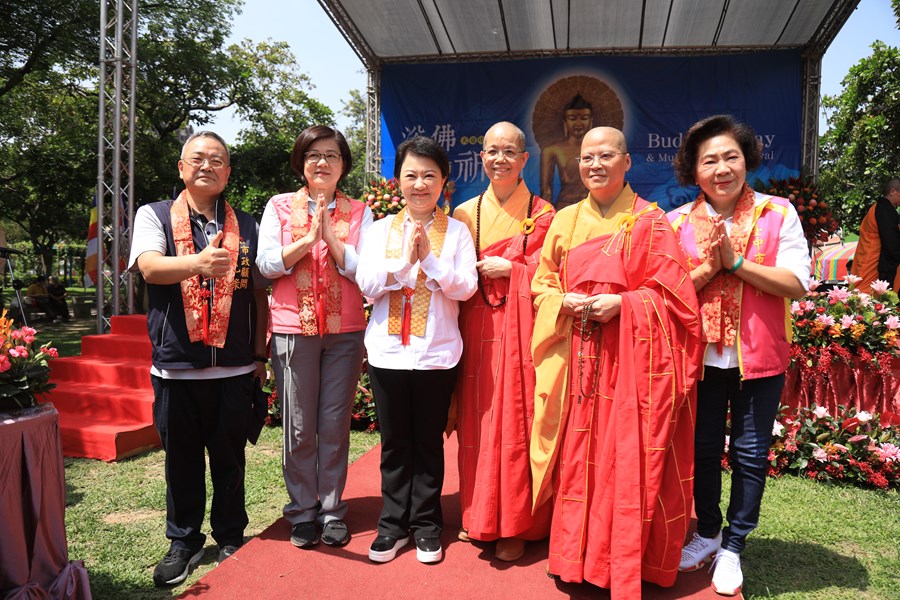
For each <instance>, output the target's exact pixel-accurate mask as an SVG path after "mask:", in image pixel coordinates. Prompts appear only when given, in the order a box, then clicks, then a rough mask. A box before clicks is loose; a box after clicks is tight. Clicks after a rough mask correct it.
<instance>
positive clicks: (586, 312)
mask: <svg viewBox="0 0 900 600" xmlns="http://www.w3.org/2000/svg"><path fill="white" fill-rule="evenodd" d="M593 308H594V303H593V302H588V303H587V304H585V305H584V308H582V309H581V327H580V332H581V337H580V338H579V339H578V404H581V399H582V398H584V397H585V396H587V397H589V398H593V397H594V394H596V393H597V384H598V383H599V381H600V365H599V364H597V368H596V369H595V370H594V380H593V381H592V382H591V389H590V392H589V393H585V392H584V382H583V379H584V377H583V376H584V338H586V337H589V336H590V335H591V334H592V333H593V332H594V331H595V330H596V329H597V327H596V326H595V325H593V324H590V326H589V324H588V318H589V317H590V314H591V309H593ZM598 358H599V357H598ZM597 362H598V363H599V359H598V361H597Z"/></svg>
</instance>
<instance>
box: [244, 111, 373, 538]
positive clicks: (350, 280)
mask: <svg viewBox="0 0 900 600" xmlns="http://www.w3.org/2000/svg"><path fill="white" fill-rule="evenodd" d="M352 166H353V161H352V159H351V157H350V147H349V146H348V145H347V140H345V139H344V136H343V135H342V134H341V132H340V131H337V130H335V129H332V128H330V127H325V126H321V125H318V126H315V127H310V128H308V129H306V130H305V131H303V133H301V134H300V135H299V136H298V137H297V140H296V141H295V142H294V150H293V152H291V168H292V169H293V170H294V172H295V173H296V174H297V175H298V176H299V177H300V179H301V181H302V182H303V183H304V184H305V185H304V186H303V187H301V188H300V189H299V190H298V191H296V192H293V193H289V194H279V195H277V196H273V197H272V199H271V200H269V203H268V204H267V205H266V210H265V212H264V213H263V218H262V221H261V223H260V226H259V251H258V253H257V259H256V262H257V265H258V266H259V270H260V272H261V273H262V274H263V275H264V276H266V277H268V278H270V279H272V280H273V281H274V282H273V285H272V298H271V302H270V305H271V311H272V318H271V323H272V366H273V368H274V371H275V383H276V384H277V386H278V395H279V397H280V398H281V403H282V415H283V418H284V452H283V458H282V471H283V473H284V483H285V486H286V487H287V492H288V496H290V502H289V503H288V504H287V505H286V506H285V507H284V516H285V518H286V519H287V520H288V521H289V522H290V523H291V543H292V544H294V545H295V546H297V547H299V548H311V547H312V546H315V545H316V544H317V543H318V542H319V539H320V535H321V540H322V542H323V543H325V544H328V545H330V546H343V545H345V544H346V543H347V542H349V541H350V533H349V531H348V530H347V525H346V524H345V523H344V521H343V518H344V516H345V515H346V514H347V504H346V503H345V502H344V501H343V500H342V498H341V496H342V495H343V492H344V485H345V484H346V482H347V453H348V452H349V449H350V409H351V407H352V405H353V397H354V393H355V391H356V383H357V381H358V379H359V372H360V368H361V366H362V360H363V352H364V348H363V336H364V334H365V329H366V319H365V315H364V312H363V297H362V294H361V293H360V291H359V288H358V287H357V285H356V282H355V279H354V278H355V275H356V265H357V263H358V262H359V255H358V253H357V249H358V248H360V246H361V244H362V241H363V238H364V236H365V232H366V229H367V228H368V227H369V225H371V223H372V212H371V211H370V210H369V208H368V207H367V206H366V205H365V204H364V203H363V202H359V201H357V200H353V199H352V198H349V197H347V196H346V195H344V194H342V193H341V192H340V191H338V189H337V185H338V182H339V181H340V180H341V179H342V178H343V177H344V175H346V174H347V173H348V172H350V168H351V167H352Z"/></svg>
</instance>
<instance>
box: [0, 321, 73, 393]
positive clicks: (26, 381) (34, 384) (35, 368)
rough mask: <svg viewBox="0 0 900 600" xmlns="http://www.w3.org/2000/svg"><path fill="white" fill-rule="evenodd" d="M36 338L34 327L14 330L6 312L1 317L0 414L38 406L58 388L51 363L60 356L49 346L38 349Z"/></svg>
mask: <svg viewBox="0 0 900 600" xmlns="http://www.w3.org/2000/svg"><path fill="white" fill-rule="evenodd" d="M36 336H37V331H36V330H35V329H33V328H31V327H22V328H21V329H16V328H14V327H13V320H12V319H10V318H8V317H7V316H6V311H5V310H4V311H3V313H2V314H0V411H10V410H15V409H19V408H27V407H29V406H34V405H35V404H37V398H38V397H40V398H41V399H45V397H46V394H47V392H49V391H50V390H52V389H53V388H54V387H56V384H53V383H50V365H49V364H48V363H49V361H50V359H51V358H56V357H57V356H58V355H59V354H58V353H57V351H56V348H51V347H50V345H49V344H45V345H43V346H38V345H37V342H36V341H35V338H36Z"/></svg>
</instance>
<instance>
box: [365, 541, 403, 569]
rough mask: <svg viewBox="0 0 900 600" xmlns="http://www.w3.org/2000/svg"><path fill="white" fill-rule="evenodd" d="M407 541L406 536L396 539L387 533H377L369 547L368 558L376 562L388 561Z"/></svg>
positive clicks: (392, 558)
mask: <svg viewBox="0 0 900 600" xmlns="http://www.w3.org/2000/svg"><path fill="white" fill-rule="evenodd" d="M408 543H409V537H408V536H407V537H403V538H400V539H397V538H394V537H391V536H389V535H379V536H378V537H376V538H375V541H374V542H372V546H371V547H370V548H369V560H371V561H372V562H377V563H386V562H390V561H392V560H394V557H395V556H397V551H398V550H399V549H400V548H402V547H403V546H405V545H406V544H408Z"/></svg>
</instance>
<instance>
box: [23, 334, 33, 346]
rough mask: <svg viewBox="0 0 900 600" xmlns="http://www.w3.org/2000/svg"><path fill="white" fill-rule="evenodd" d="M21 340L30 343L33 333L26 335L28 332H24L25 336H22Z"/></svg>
mask: <svg viewBox="0 0 900 600" xmlns="http://www.w3.org/2000/svg"><path fill="white" fill-rule="evenodd" d="M22 340H23V341H24V342H25V343H26V344H30V343H32V342H33V341H34V336H33V335H28V334H27V333H26V334H25V336H24V337H23V338H22Z"/></svg>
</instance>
